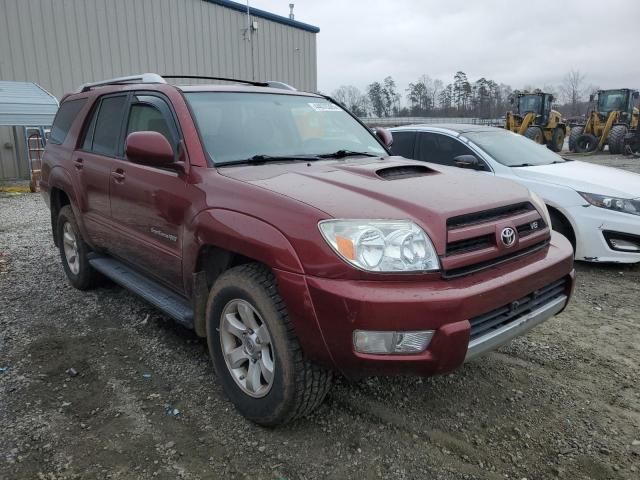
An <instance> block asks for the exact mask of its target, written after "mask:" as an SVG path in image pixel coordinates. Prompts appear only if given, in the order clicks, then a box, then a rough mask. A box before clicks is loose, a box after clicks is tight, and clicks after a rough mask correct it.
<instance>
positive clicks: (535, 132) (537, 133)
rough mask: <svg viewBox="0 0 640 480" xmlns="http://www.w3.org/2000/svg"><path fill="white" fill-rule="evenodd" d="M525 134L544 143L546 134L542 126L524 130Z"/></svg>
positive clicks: (537, 141) (535, 140)
mask: <svg viewBox="0 0 640 480" xmlns="http://www.w3.org/2000/svg"><path fill="white" fill-rule="evenodd" d="M524 136H525V137H527V138H529V139H531V140H533V141H534V142H536V143H540V144H542V143H544V134H543V133H542V129H541V128H540V127H529V128H527V131H526V132H524Z"/></svg>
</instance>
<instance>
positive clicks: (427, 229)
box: [41, 74, 574, 425]
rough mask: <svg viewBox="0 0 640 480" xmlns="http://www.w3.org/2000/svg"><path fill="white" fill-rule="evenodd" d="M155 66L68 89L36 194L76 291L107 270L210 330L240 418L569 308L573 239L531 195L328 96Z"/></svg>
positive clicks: (435, 358) (426, 364) (415, 365)
mask: <svg viewBox="0 0 640 480" xmlns="http://www.w3.org/2000/svg"><path fill="white" fill-rule="evenodd" d="M276 86H277V87H278V88H275V87H274V86H272V85H270V84H267V83H259V82H240V81H238V82H236V84H230V83H227V84H225V85H200V86H183V87H178V86H173V85H170V84H168V83H167V82H166V81H165V79H164V78H163V77H160V76H158V75H156V74H144V75H139V76H135V77H125V78H120V79H113V80H109V81H104V82H98V83H95V84H86V85H84V86H82V87H81V88H80V89H79V91H77V92H75V93H73V94H69V95H67V96H65V97H64V98H63V100H62V102H61V105H60V109H59V111H58V113H57V115H56V118H55V121H54V125H53V128H52V130H51V135H50V140H49V141H48V144H47V147H46V151H45V154H44V161H43V168H42V181H41V189H42V194H43V196H44V199H45V201H46V203H47V204H48V205H49V207H50V210H51V225H52V228H53V238H54V241H55V244H56V245H57V247H58V248H59V250H60V256H61V259H62V265H63V267H64V270H65V272H66V275H67V277H68V279H69V281H70V282H71V284H72V285H73V286H75V287H76V288H78V289H81V290H85V289H89V288H91V287H94V286H95V285H96V280H97V279H98V278H99V277H100V275H104V276H106V277H109V278H111V279H112V280H114V281H115V282H117V283H119V284H120V285H122V286H124V287H126V288H128V289H130V290H131V291H133V292H134V293H136V294H138V295H140V296H141V297H142V298H144V299H146V300H147V301H149V302H150V303H151V304H153V305H155V306H156V307H157V308H159V309H160V310H162V311H163V312H165V313H166V314H167V315H168V316H171V317H173V318H174V319H175V320H176V321H178V322H179V323H181V324H183V325H185V326H187V327H189V328H192V329H194V330H195V332H196V334H197V335H199V336H201V337H206V339H207V343H208V346H209V352H210V355H211V358H212V360H213V364H214V367H215V370H216V372H217V375H218V379H219V381H220V382H221V384H222V386H223V388H224V390H225V392H226V394H227V395H228V396H229V398H230V399H231V400H232V402H233V403H234V404H235V406H236V407H237V408H238V410H239V411H240V412H241V413H242V414H243V415H245V416H246V417H247V418H249V419H251V420H253V421H255V422H258V423H260V424H263V425H277V424H280V423H283V422H286V421H289V420H292V419H294V418H296V417H299V416H302V415H304V414H306V413H308V412H310V411H312V410H313V409H314V408H315V407H316V406H318V405H319V404H320V403H321V402H322V399H323V397H324V396H325V394H326V393H327V391H328V389H329V387H330V384H331V380H332V375H333V373H332V372H334V371H339V372H341V373H342V374H344V375H347V376H356V375H358V376H359V375H372V374H377V375H387V374H413V375H433V374H439V373H444V372H448V371H450V370H453V369H455V368H457V367H459V366H460V365H462V363H463V362H465V360H469V359H471V358H473V357H476V356H477V355H479V354H481V353H484V352H486V351H488V350H491V349H494V348H496V347H498V346H499V345H501V344H503V343H505V342H508V341H509V340H511V339H512V338H514V337H516V336H518V335H521V334H522V333H524V332H525V331H527V330H528V329H530V328H531V327H533V326H535V325H537V324H539V323H541V322H543V321H545V320H547V319H548V318H550V317H552V316H553V315H556V314H557V313H559V312H560V311H562V310H563V309H564V307H565V305H566V304H567V301H568V299H569V297H570V295H571V292H572V288H573V283H574V281H573V279H574V270H573V255H572V249H571V245H570V244H569V242H568V241H567V240H566V239H565V238H564V237H562V236H560V235H557V234H555V233H553V232H551V231H550V229H549V226H550V224H551V223H550V220H549V214H548V212H547V209H546V207H545V205H544V203H543V202H542V201H541V200H540V199H539V198H538V197H537V196H535V195H534V194H532V193H531V192H529V191H528V190H527V189H526V188H524V187H521V186H519V185H517V184H515V183H511V182H508V181H505V180H500V179H495V178H489V177H487V176H483V175H481V174H478V173H475V172H471V171H461V170H459V169H455V168H448V167H444V166H441V165H435V164H425V163H422V162H416V161H412V160H407V159H405V158H402V157H394V156H390V154H389V150H388V147H389V145H390V144H391V136H390V134H389V133H388V132H386V131H385V130H376V131H375V132H372V131H371V130H369V129H368V128H366V127H365V126H364V125H363V124H362V123H361V122H360V121H359V120H358V119H357V118H356V117H355V116H353V115H352V114H351V113H350V112H349V111H347V110H346V109H345V108H343V107H342V106H341V105H340V104H339V103H337V102H335V101H333V100H332V99H331V98H329V97H325V96H322V95H320V94H312V93H303V92H298V91H295V90H294V89H291V88H286V86H285V85H283V84H277V85H276Z"/></svg>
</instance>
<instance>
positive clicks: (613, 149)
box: [607, 125, 628, 155]
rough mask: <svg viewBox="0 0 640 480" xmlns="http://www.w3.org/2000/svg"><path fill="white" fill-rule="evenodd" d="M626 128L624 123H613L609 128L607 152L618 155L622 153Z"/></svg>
mask: <svg viewBox="0 0 640 480" xmlns="http://www.w3.org/2000/svg"><path fill="white" fill-rule="evenodd" d="M627 132H628V129H627V127H626V126H624V125H614V126H613V127H611V130H609V135H608V136H607V143H608V144H609V153H610V154H612V155H620V154H621V153H624V137H625V136H626V135H627Z"/></svg>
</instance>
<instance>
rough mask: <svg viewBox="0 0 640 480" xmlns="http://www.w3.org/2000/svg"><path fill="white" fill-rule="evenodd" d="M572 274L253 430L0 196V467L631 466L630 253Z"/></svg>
mask: <svg viewBox="0 0 640 480" xmlns="http://www.w3.org/2000/svg"><path fill="white" fill-rule="evenodd" d="M587 160H589V161H594V162H597V163H604V164H606V163H610V164H615V165H617V166H621V167H625V168H629V169H632V170H635V171H637V172H640V160H632V159H622V158H621V157H619V158H612V157H610V156H608V155H604V156H598V157H589V158H587ZM577 270H578V283H577V291H576V295H575V297H574V299H573V302H572V303H571V305H570V306H569V307H568V308H567V310H566V311H565V312H564V313H562V314H561V315H560V316H558V317H556V318H554V319H553V320H551V321H549V322H547V323H545V324H543V325H542V326H540V327H538V328H537V329H534V330H533V331H532V332H530V333H529V334H528V335H527V336H525V337H523V338H520V339H517V340H516V341H514V342H513V343H512V344H510V345H509V346H506V347H504V348H501V349H500V350H499V351H498V352H494V353H491V354H488V355H486V356H484V357H481V358H479V359H478V360H476V361H474V362H471V363H469V364H467V365H465V366H464V367H463V368H462V369H460V370H458V371H456V372H455V373H452V374H449V375H445V376H440V377H435V378H428V379H416V378H375V379H368V380H363V381H360V382H356V383H349V382H347V381H344V380H338V382H337V384H336V385H335V386H334V388H333V390H332V391H331V392H330V394H329V396H328V398H327V399H326V401H325V402H324V404H323V405H322V407H321V408H320V409H319V410H317V411H316V412H315V413H314V414H313V415H312V416H310V417H309V418H306V419H303V420H301V421H298V422H296V423H294V424H292V425H288V426H285V427H283V428H279V429H276V430H269V429H263V428H260V427H257V426H255V425H253V424H251V423H249V422H247V421H245V420H244V419H243V418H242V417H241V416H240V415H238V414H237V413H236V411H235V410H234V408H233V406H232V405H231V404H230V403H229V402H228V401H227V399H226V398H225V396H224V394H223V392H222V390H221V388H220V386H219V385H218V383H217V382H216V378H215V375H214V373H213V370H212V367H211V365H210V363H209V359H208V356H207V352H206V346H205V343H204V342H203V341H202V340H200V339H198V338H196V337H195V336H194V335H193V334H192V333H190V332H189V331H187V330H184V329H182V328H180V327H178V326H176V325H175V324H174V323H173V322H172V321H170V320H169V319H167V318H166V317H164V316H163V315H162V314H160V313H159V312H158V311H156V310H154V309H153V308H152V307H150V306H149V305H147V304H145V303H144V302H143V301H141V300H139V299H138V298H136V297H135V296H133V295H132V294H130V293H128V292H126V291H125V290H123V289H121V288H119V287H116V286H114V285H106V286H104V287H102V288H100V289H98V290H94V291H92V292H86V293H83V292H79V291H76V290H74V289H73V288H71V287H70V286H69V285H68V283H67V282H66V279H65V276H64V273H63V270H62V267H61V265H60V261H59V257H58V253H57V251H56V250H55V248H54V246H53V243H52V241H51V235H50V226H49V216H48V210H47V209H46V207H45V205H44V202H43V201H42V199H41V198H40V196H39V195H38V194H21V195H11V194H2V193H0V429H1V430H0V432H1V433H0V478H2V479H22V478H25V479H31V478H45V479H54V478H60V479H62V478H64V479H66V478H114V479H123V478H127V479H128V478H135V479H138V478H141V479H147V478H167V479H169V478H171V479H173V478H185V479H196V478H225V479H226V478H238V479H241V478H252V479H281V480H284V479H307V480H310V479H342V478H361V479H369V478H401V479H496V480H497V479H506V478H508V479H517V480H522V479H525V478H526V479H528V480H532V479H546V478H565V479H636V480H637V479H638V478H640V385H639V384H640V382H639V380H640V266H633V267H629V266H615V265H614V266H603V265H587V264H579V265H578V266H577ZM70 369H73V370H70Z"/></svg>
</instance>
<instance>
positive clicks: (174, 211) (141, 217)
mask: <svg viewBox="0 0 640 480" xmlns="http://www.w3.org/2000/svg"><path fill="white" fill-rule="evenodd" d="M139 131H155V132H159V133H161V134H162V135H164V136H165V137H166V138H167V140H169V143H170V144H171V145H172V146H173V148H174V152H176V151H177V145H178V142H179V141H180V132H179V130H178V128H177V123H176V121H175V117H174V114H173V112H172V110H171V108H170V107H169V104H168V103H167V102H166V101H165V100H164V98H162V97H160V96H156V95H153V94H148V93H144V94H142V93H135V94H134V95H133V96H132V97H131V101H130V104H129V108H128V112H127V120H126V130H125V132H124V135H122V145H121V151H122V153H123V158H120V159H116V160H114V162H113V164H112V166H111V179H110V187H109V191H110V199H111V217H112V219H113V221H114V222H115V224H116V225H117V228H118V230H119V231H120V232H121V233H122V235H121V236H120V237H119V238H118V239H116V241H115V242H114V243H113V245H112V246H111V247H110V249H111V250H112V252H113V253H114V255H116V256H118V257H120V258H122V259H123V260H125V261H127V262H128V263H130V264H133V265H134V266H137V267H138V268H139V269H141V270H144V271H145V272H146V273H148V274H150V275H152V276H154V277H156V279H158V280H160V281H162V282H163V283H165V284H166V285H167V286H169V287H172V288H173V289H174V290H176V291H178V292H181V293H182V292H183V291H184V283H183V279H182V236H183V227H184V222H185V214H186V212H187V210H188V208H189V203H188V202H187V188H188V184H187V182H186V176H185V174H184V173H182V172H180V171H177V170H175V169H171V168H159V167H152V166H147V165H140V164H136V163H133V162H130V161H128V160H127V159H126V155H124V145H125V142H126V137H127V136H128V135H129V134H130V133H132V132H139Z"/></svg>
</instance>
